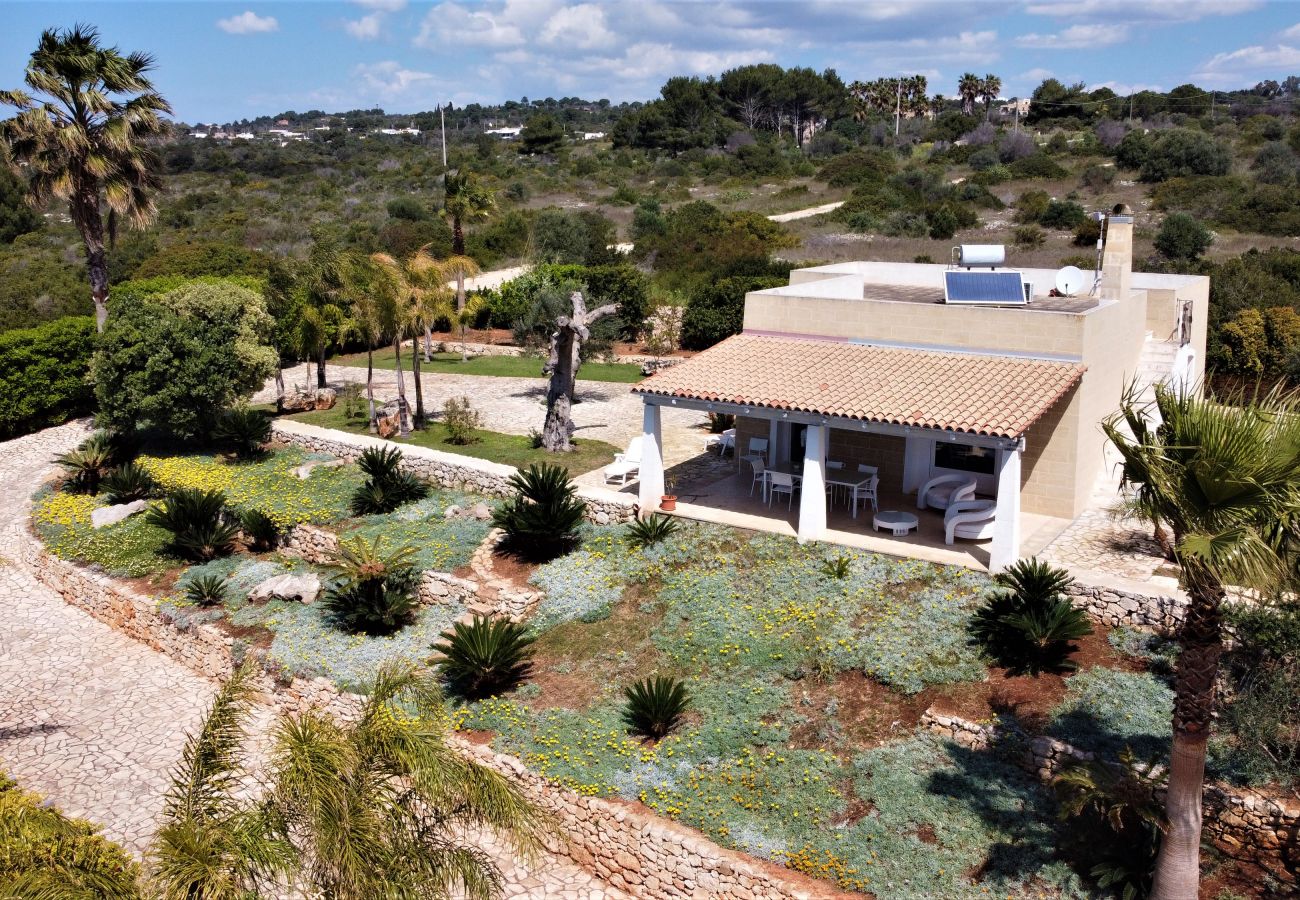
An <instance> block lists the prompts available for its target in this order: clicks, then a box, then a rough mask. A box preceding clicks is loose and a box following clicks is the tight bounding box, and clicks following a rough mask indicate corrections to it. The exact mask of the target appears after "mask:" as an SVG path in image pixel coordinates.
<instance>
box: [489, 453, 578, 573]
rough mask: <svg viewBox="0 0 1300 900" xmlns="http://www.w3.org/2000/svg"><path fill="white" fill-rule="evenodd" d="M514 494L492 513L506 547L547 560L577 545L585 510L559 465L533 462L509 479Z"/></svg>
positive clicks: (575, 490) (566, 474)
mask: <svg viewBox="0 0 1300 900" xmlns="http://www.w3.org/2000/svg"><path fill="white" fill-rule="evenodd" d="M510 486H511V487H512V488H514V490H515V494H514V496H513V497H511V498H510V499H509V500H507V501H506V502H505V503H503V504H502V505H501V506H499V507H497V509H496V510H495V511H494V512H493V513H492V524H493V525H495V526H496V527H497V528H500V529H501V530H502V531H504V532H505V536H506V546H507V548H508V549H509V550H510V551H511V552H514V553H518V554H520V555H521V556H526V557H528V558H532V559H551V558H553V557H555V556H558V555H559V554H560V553H563V552H564V551H566V550H569V549H572V548H573V547H574V546H576V545H577V543H578V526H579V525H581V524H582V520H583V517H584V516H585V515H586V513H587V508H586V506H585V505H584V504H583V502H582V501H581V500H579V499H578V497H577V488H575V487H574V485H573V482H571V481H569V470H568V469H565V468H563V467H562V466H553V465H547V464H543V465H539V464H537V463H533V464H532V465H531V466H529V467H528V468H527V469H525V470H524V471H522V472H516V473H515V474H514V476H513V477H511V479H510Z"/></svg>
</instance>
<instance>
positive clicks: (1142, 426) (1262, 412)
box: [1103, 385, 1300, 900]
mask: <svg viewBox="0 0 1300 900" xmlns="http://www.w3.org/2000/svg"><path fill="white" fill-rule="evenodd" d="M1156 414H1158V418H1156ZM1153 419H1154V420H1155V421H1158V422H1160V423H1161V424H1160V425H1159V427H1153V426H1152V425H1151V424H1150V422H1151V421H1152V420H1153ZM1103 428H1104V429H1105V432H1106V435H1107V437H1108V438H1109V439H1110V441H1111V442H1112V443H1113V444H1114V445H1115V446H1116V448H1117V449H1118V450H1119V452H1120V455H1121V457H1122V459H1123V469H1122V473H1123V481H1124V485H1125V486H1126V488H1128V489H1129V490H1130V491H1131V492H1132V493H1131V494H1130V496H1132V497H1134V498H1135V502H1134V503H1133V511H1134V512H1135V513H1137V514H1138V515H1140V516H1142V517H1144V518H1146V519H1147V520H1149V521H1154V522H1156V523H1158V524H1159V525H1161V526H1163V527H1167V528H1169V529H1170V530H1171V531H1172V532H1173V555H1174V560H1175V562H1176V563H1177V565H1178V567H1179V571H1180V581H1181V584H1182V587H1183V589H1184V590H1185V591H1186V592H1187V596H1188V605H1187V607H1186V611H1185V613H1184V619H1183V622H1182V624H1181V625H1180V626H1179V628H1178V631H1177V633H1176V639H1177V641H1178V644H1179V647H1180V652H1179V655H1178V661H1177V663H1176V665H1175V671H1174V692H1175V697H1174V714H1173V746H1172V751H1171V758H1170V769H1169V789H1168V794H1167V797H1166V801H1165V810H1166V818H1167V820H1168V830H1167V831H1166V833H1165V835H1164V838H1163V840H1162V842H1161V847H1160V854H1159V857H1158V860H1157V864H1156V876H1155V886H1154V889H1153V892H1152V895H1151V896H1152V897H1153V898H1156V900H1174V898H1183V897H1195V896H1197V890H1198V881H1199V876H1200V869H1199V859H1200V845H1201V789H1202V785H1203V782H1204V778H1205V759H1206V745H1207V741H1208V739H1209V737H1210V731H1211V728H1212V726H1213V721H1214V714H1215V703H1216V680H1217V677H1218V673H1219V660H1220V657H1221V655H1222V653H1223V600H1224V596H1225V591H1226V586H1227V585H1236V586H1241V587H1244V588H1247V589H1255V590H1258V591H1260V592H1261V593H1262V594H1263V595H1264V596H1278V595H1280V594H1281V593H1282V592H1283V591H1285V590H1287V589H1294V576H1293V571H1294V570H1293V565H1292V564H1293V560H1294V549H1295V548H1294V546H1292V535H1293V534H1294V527H1295V524H1296V522H1297V521H1300V402H1298V401H1297V399H1296V398H1295V397H1294V396H1291V395H1285V394H1281V393H1278V392H1273V393H1270V394H1267V395H1263V396H1258V395H1257V396H1252V397H1237V398H1233V401H1232V402H1229V403H1224V402H1221V401H1219V400H1211V399H1207V398H1205V397H1202V396H1199V395H1197V394H1194V393H1191V392H1175V391H1173V390H1171V389H1169V388H1167V387H1165V386H1163V385H1157V386H1156V396H1155V401H1154V408H1148V407H1147V406H1146V405H1145V404H1143V403H1141V402H1140V401H1138V400H1137V399H1136V398H1135V397H1134V396H1132V395H1130V396H1128V397H1126V398H1125V400H1124V402H1123V404H1122V407H1121V410H1120V412H1119V413H1117V414H1116V415H1114V416H1112V417H1111V418H1110V419H1108V420H1107V421H1106V422H1105V423H1103Z"/></svg>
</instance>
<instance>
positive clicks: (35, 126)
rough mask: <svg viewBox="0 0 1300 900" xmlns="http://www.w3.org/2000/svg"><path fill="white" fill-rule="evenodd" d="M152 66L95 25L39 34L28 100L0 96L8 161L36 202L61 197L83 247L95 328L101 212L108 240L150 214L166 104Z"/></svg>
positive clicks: (100, 306)
mask: <svg viewBox="0 0 1300 900" xmlns="http://www.w3.org/2000/svg"><path fill="white" fill-rule="evenodd" d="M152 68H153V57H151V56H149V55H148V54H146V53H139V52H136V53H130V54H127V55H125V56H123V55H122V54H121V53H120V52H118V50H117V48H116V47H108V48H105V47H102V46H100V43H99V32H98V31H96V30H95V29H94V28H90V27H87V26H84V25H75V26H73V27H72V28H71V29H68V30H67V31H62V32H60V31H55V30H52V29H51V30H49V31H45V32H44V33H42V34H41V39H40V44H39V45H38V47H37V49H36V51H35V52H34V53H33V54H32V56H31V59H30V60H29V62H28V64H27V72H26V75H25V76H24V79H23V80H24V82H25V83H26V85H27V87H28V88H29V89H30V90H31V91H32V92H33V94H28V93H26V92H25V91H21V90H14V91H0V103H3V104H5V105H7V106H12V107H14V108H15V109H17V110H18V114H17V115H16V116H14V117H13V118H11V119H6V120H4V121H3V122H0V144H3V145H4V147H5V148H6V149H7V151H8V155H9V157H10V159H11V160H12V161H13V162H14V163H17V164H22V165H24V166H25V168H24V169H22V170H21V171H22V174H23V175H24V176H25V177H26V179H27V197H28V200H29V202H30V203H31V204H32V205H33V206H44V205H45V204H46V203H48V202H49V201H51V200H63V201H67V203H68V212H69V215H70V216H71V217H72V223H73V224H74V225H75V226H76V228H77V231H79V232H80V233H81V239H82V242H83V243H84V244H85V246H86V268H87V271H88V272H89V275H90V295H91V299H92V300H93V301H94V303H95V320H96V323H97V325H98V328H99V330H101V331H102V330H103V328H104V321H105V320H106V318H107V316H108V261H107V258H106V255H105V249H104V239H105V222H104V220H103V217H102V214H101V209H102V208H103V206H105V205H107V207H108V210H109V214H108V222H107V238H108V242H109V244H112V242H113V240H114V237H115V235H116V233H117V223H118V219H119V218H125V219H126V221H127V223H128V224H129V225H131V226H132V227H136V228H143V227H144V226H146V225H148V224H149V223H150V222H151V221H153V218H154V216H155V214H156V212H157V208H156V207H155V205H154V195H155V194H156V193H157V191H158V189H159V188H160V187H161V179H160V177H159V170H160V167H161V164H160V162H159V160H158V156H157V154H156V153H155V152H154V150H153V149H152V147H150V146H149V144H148V141H149V139H150V138H154V137H159V136H162V135H164V134H165V133H166V130H167V126H166V124H165V123H164V122H163V120H162V118H160V115H161V114H163V113H170V112H171V107H170V106H168V105H167V101H166V100H164V99H163V97H162V95H161V94H159V93H157V92H155V91H154V89H153V84H152V83H151V82H150V81H149V79H148V78H147V77H145V76H146V73H147V72H148V71H149V70H150V69H152ZM130 95H134V96H130ZM115 97H120V98H122V99H114V98H115Z"/></svg>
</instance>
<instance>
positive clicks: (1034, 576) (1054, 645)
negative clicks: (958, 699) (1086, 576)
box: [970, 558, 1092, 675]
mask: <svg viewBox="0 0 1300 900" xmlns="http://www.w3.org/2000/svg"><path fill="white" fill-rule="evenodd" d="M993 578H994V581H995V582H996V583H997V584H998V586H999V587H1000V588H1001V590H1000V591H999V592H998V593H996V594H995V595H994V596H992V597H990V598H989V599H988V600H987V601H986V602H985V603H984V605H983V606H981V607H980V608H979V610H978V611H976V613H975V615H974V616H973V617H972V618H971V623H970V633H971V641H972V643H974V644H976V645H977V646H979V647H981V648H982V649H983V650H984V652H986V653H987V654H988V655H989V656H990V657H992V658H993V659H994V661H995V662H997V664H998V665H1000V666H1002V667H1003V668H1005V669H1007V670H1008V671H1010V672H1012V673H1014V674H1023V673H1029V674H1031V675H1039V674H1041V673H1042V672H1067V671H1073V670H1074V669H1075V668H1076V666H1075V664H1074V663H1072V662H1071V661H1070V660H1069V659H1068V656H1069V655H1070V653H1071V652H1073V651H1074V650H1076V649H1078V648H1077V646H1076V645H1074V644H1072V643H1071V641H1073V640H1075V639H1076V638H1081V637H1084V636H1085V635H1088V634H1091V633H1092V625H1091V624H1090V623H1089V622H1088V617H1087V616H1086V615H1085V614H1084V612H1083V611H1082V610H1080V609H1077V608H1076V607H1075V606H1074V605H1073V604H1071V603H1070V601H1069V600H1068V599H1066V598H1065V596H1064V592H1065V590H1066V589H1067V588H1068V587H1069V586H1070V585H1071V584H1072V583H1073V581H1074V579H1073V578H1071V577H1070V576H1069V574H1068V573H1067V572H1065V570H1063V569H1056V568H1053V567H1052V566H1050V565H1048V564H1047V563H1045V562H1043V561H1041V560H1039V559H1037V558H1034V559H1022V560H1020V561H1019V562H1017V563H1016V564H1015V565H1013V566H1011V567H1010V568H1009V569H1007V570H1006V571H1004V572H999V573H998V574H997V575H995V576H993Z"/></svg>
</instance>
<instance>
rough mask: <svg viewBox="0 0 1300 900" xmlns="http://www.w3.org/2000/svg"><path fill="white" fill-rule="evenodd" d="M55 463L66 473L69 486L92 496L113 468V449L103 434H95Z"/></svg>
mask: <svg viewBox="0 0 1300 900" xmlns="http://www.w3.org/2000/svg"><path fill="white" fill-rule="evenodd" d="M55 463H57V464H58V466H59V468H61V469H63V470H64V471H65V472H67V473H68V484H69V486H71V487H73V488H75V489H76V490H78V491H82V492H83V493H87V494H94V493H96V492H97V491H98V490H99V483H100V482H101V481H103V479H104V476H105V475H107V474H108V471H109V470H110V469H111V468H112V467H113V448H112V447H111V446H110V445H109V442H108V438H107V437H106V436H105V435H104V434H102V433H99V434H95V435H92V436H91V437H89V438H87V439H86V440H84V441H82V442H81V445H80V446H79V447H77V449H76V450H70V451H69V452H67V453H64V454H63V455H62V456H60V457H58V458H57V459H55Z"/></svg>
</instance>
